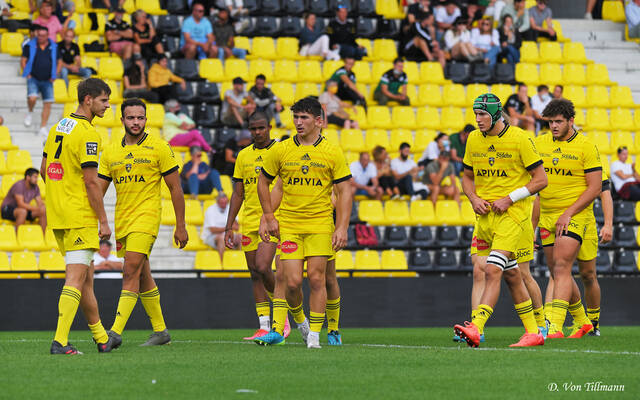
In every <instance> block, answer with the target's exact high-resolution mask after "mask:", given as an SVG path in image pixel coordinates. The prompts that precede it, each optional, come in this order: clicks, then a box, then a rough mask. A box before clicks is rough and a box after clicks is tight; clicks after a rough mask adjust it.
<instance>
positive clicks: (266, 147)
mask: <svg viewBox="0 0 640 400" xmlns="http://www.w3.org/2000/svg"><path fill="white" fill-rule="evenodd" d="M275 142H276V140H275V139H271V141H270V142H269V144H267V145H266V146H264V147H263V148H262V149H269V148H271V146H273V144H274V143H275ZM253 149H254V150H262V149H258V148H257V147H256V144H255V143H254V144H253Z"/></svg>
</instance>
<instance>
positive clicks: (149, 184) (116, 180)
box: [98, 98, 188, 347]
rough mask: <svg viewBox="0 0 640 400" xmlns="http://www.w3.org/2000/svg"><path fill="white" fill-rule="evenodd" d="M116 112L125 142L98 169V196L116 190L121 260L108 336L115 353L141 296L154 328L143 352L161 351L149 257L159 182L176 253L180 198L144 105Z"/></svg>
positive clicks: (169, 155)
mask: <svg viewBox="0 0 640 400" xmlns="http://www.w3.org/2000/svg"><path fill="white" fill-rule="evenodd" d="M120 109H121V111H122V118H121V121H122V124H123V126H124V130H125V134H124V137H123V138H122V139H121V140H117V139H114V140H113V141H112V142H111V143H109V144H108V145H107V146H105V148H104V150H103V152H102V156H101V157H100V168H99V169H98V177H100V178H101V179H100V183H101V187H102V192H103V193H105V192H106V191H107V189H108V188H109V184H110V183H111V182H113V184H114V186H115V189H116V227H115V230H116V235H115V236H116V249H117V251H118V256H119V257H124V266H123V271H122V272H123V273H122V292H121V294H120V300H119V302H118V308H117V313H116V318H115V321H114V323H113V326H112V327H111V330H109V332H108V334H109V337H111V338H112V339H113V340H114V341H115V346H116V347H118V346H120V344H122V331H123V330H124V327H125V325H126V323H127V320H128V319H129V316H130V315H131V312H132V311H133V308H134V307H135V305H136V302H137V301H138V296H139V297H140V300H141V302H142V305H143V306H144V309H145V311H146V312H147V315H148V316H149V319H150V320H151V325H152V327H153V333H152V334H151V336H149V339H148V340H147V341H146V342H145V343H143V344H142V346H154V345H162V344H167V343H169V342H170V341H171V336H170V335H169V331H168V330H167V327H166V325H165V323H164V317H163V315H162V309H161V307H160V292H159V291H158V286H157V285H156V282H155V281H154V279H153V277H152V276H151V268H150V265H149V254H150V253H151V249H152V247H153V244H154V242H155V240H156V237H157V236H158V229H159V228H160V216H161V210H162V208H161V205H160V199H161V197H160V185H162V180H163V178H164V181H165V182H166V184H167V186H168V187H169V192H170V193H171V201H172V203H173V209H174V212H175V215H176V229H175V233H174V240H175V242H176V244H178V245H179V246H180V248H183V247H184V246H185V245H186V244H187V241H188V235H187V231H186V228H185V219H184V194H183V192H182V187H181V185H180V177H179V175H178V162H177V161H176V158H175V156H174V154H173V150H172V149H171V146H169V144H168V143H167V142H165V141H164V140H163V139H160V138H157V137H154V136H151V135H149V134H147V133H146V132H145V125H146V123H147V116H146V106H145V104H144V103H143V102H142V101H141V100H140V99H136V98H133V99H126V100H125V101H124V102H123V103H122V105H121V107H120Z"/></svg>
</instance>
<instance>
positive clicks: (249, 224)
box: [233, 140, 276, 233]
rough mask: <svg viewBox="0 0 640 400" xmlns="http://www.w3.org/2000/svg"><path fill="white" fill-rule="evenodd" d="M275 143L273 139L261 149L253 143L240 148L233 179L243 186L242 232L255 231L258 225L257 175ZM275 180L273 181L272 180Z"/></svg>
mask: <svg viewBox="0 0 640 400" xmlns="http://www.w3.org/2000/svg"><path fill="white" fill-rule="evenodd" d="M275 144H276V141H275V140H271V143H269V144H268V145H267V147H265V148H263V149H258V148H256V146H255V145H254V144H253V145H251V146H247V147H245V148H244V149H242V150H240V153H238V157H237V158H236V165H235V167H234V170H233V181H234V182H242V184H243V186H244V202H243V204H244V210H243V212H242V232H243V233H249V232H256V231H257V230H258V228H259V227H260V217H261V216H262V206H260V199H259V198H258V177H259V176H260V171H261V170H262V165H263V164H264V157H265V154H266V153H267V151H269V149H271V148H272V147H273V146H274V145H275ZM274 182H275V181H274Z"/></svg>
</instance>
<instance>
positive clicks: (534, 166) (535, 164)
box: [527, 160, 542, 171]
mask: <svg viewBox="0 0 640 400" xmlns="http://www.w3.org/2000/svg"><path fill="white" fill-rule="evenodd" d="M539 165H542V160H538V161H536V162H534V163H533V164H531V165H529V166H528V167H527V171H531V170H534V169H536V168H538V166H539Z"/></svg>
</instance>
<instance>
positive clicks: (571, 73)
mask: <svg viewBox="0 0 640 400" xmlns="http://www.w3.org/2000/svg"><path fill="white" fill-rule="evenodd" d="M562 79H563V80H564V83H565V84H567V85H581V86H582V85H585V84H586V82H587V75H586V73H585V71H584V66H583V65H582V64H565V65H564V67H563V70H562Z"/></svg>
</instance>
